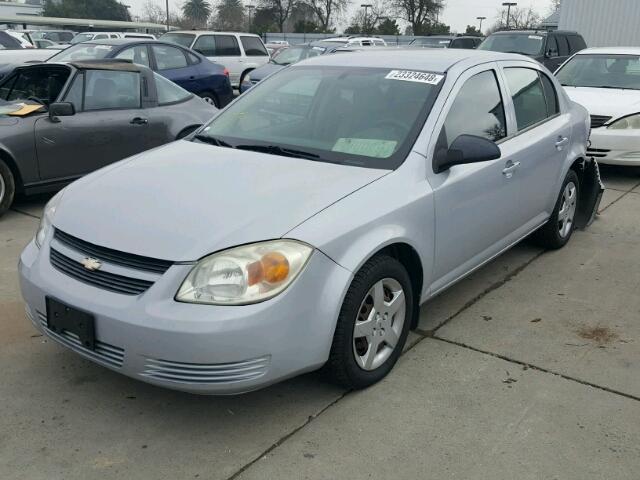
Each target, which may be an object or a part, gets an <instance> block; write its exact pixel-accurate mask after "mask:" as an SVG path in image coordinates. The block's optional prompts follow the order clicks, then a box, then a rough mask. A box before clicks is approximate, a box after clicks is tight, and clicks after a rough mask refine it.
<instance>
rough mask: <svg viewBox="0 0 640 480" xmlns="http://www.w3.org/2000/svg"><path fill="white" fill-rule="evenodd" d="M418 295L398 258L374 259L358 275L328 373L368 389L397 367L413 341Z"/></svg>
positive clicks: (337, 332) (344, 307) (346, 303)
mask: <svg viewBox="0 0 640 480" xmlns="http://www.w3.org/2000/svg"><path fill="white" fill-rule="evenodd" d="M413 298H414V293H413V290H412V287H411V280H410V278H409V274H408V273H407V271H406V269H405V268H404V267H403V266H402V264H401V263H400V262H398V260H396V259H395V258H392V257H389V256H386V255H381V256H378V257H374V258H373V259H371V260H369V261H368V262H367V263H366V264H365V265H364V266H363V267H362V268H361V269H360V270H359V271H358V273H357V274H356V275H355V277H354V279H353V281H352V283H351V286H350V287H349V290H348V292H347V295H346V296H345V299H344V302H343V304H342V309H341V310H340V316H339V317H338V322H337V325H336V330H335V334H334V337H333V344H332V346H331V353H330V355H329V360H328V361H327V364H326V365H325V372H326V373H327V374H328V376H329V378H330V379H331V380H332V381H334V382H336V383H339V384H341V385H343V386H345V387H347V388H354V389H360V388H365V387H368V386H370V385H373V384H374V383H376V382H378V381H380V380H382V379H383V378H384V377H385V376H386V375H387V374H388V373H389V372H390V371H391V369H392V368H393V366H394V365H395V363H396V361H397V360H398V357H399V356H400V353H401V352H402V348H403V347H404V344H405V342H406V340H407V335H408V333H409V326H410V323H411V318H412V315H413V309H414V308H415V305H414V300H413Z"/></svg>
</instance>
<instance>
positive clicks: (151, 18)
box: [140, 0, 167, 23]
mask: <svg viewBox="0 0 640 480" xmlns="http://www.w3.org/2000/svg"><path fill="white" fill-rule="evenodd" d="M140 19H141V20H142V21H144V22H149V23H166V22H167V12H166V11H165V9H164V8H162V7H161V6H160V4H158V3H156V2H154V1H153V0H147V1H146V2H145V4H144V5H143V6H142V15H141V16H140Z"/></svg>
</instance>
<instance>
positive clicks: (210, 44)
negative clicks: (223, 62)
mask: <svg viewBox="0 0 640 480" xmlns="http://www.w3.org/2000/svg"><path fill="white" fill-rule="evenodd" d="M193 49H194V50H196V51H197V52H200V53H201V54H202V55H204V56H205V57H213V56H215V54H216V37H214V36H213V35H201V36H199V37H198V39H197V40H196V43H194V44H193Z"/></svg>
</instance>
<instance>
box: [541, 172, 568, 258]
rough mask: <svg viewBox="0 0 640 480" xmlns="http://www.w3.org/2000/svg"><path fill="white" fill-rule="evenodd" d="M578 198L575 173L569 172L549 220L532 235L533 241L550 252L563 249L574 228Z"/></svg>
mask: <svg viewBox="0 0 640 480" xmlns="http://www.w3.org/2000/svg"><path fill="white" fill-rule="evenodd" d="M579 198H580V180H579V179H578V175H577V174H576V172H574V171H573V170H569V173H567V176H566V177H565V179H564V182H563V183H562V188H561V189H560V195H559V196H558V200H557V201H556V205H555V208H554V209H553V213H552V214H551V218H549V221H548V222H547V223H546V224H545V225H543V226H542V227H541V228H540V229H539V230H538V231H536V232H535V233H534V234H533V239H534V241H535V242H536V243H538V244H539V245H540V246H541V247H544V248H547V249H551V250H555V249H558V248H562V247H564V246H565V245H566V244H567V242H568V241H569V239H570V238H571V235H572V234H573V230H574V228H575V217H576V210H577V208H578V200H579Z"/></svg>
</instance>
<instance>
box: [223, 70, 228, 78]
mask: <svg viewBox="0 0 640 480" xmlns="http://www.w3.org/2000/svg"><path fill="white" fill-rule="evenodd" d="M222 73H224V74H225V75H226V76H227V77H228V76H229V69H228V68H225V69H224V71H223V72H222Z"/></svg>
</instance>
